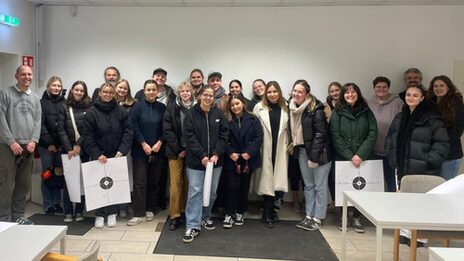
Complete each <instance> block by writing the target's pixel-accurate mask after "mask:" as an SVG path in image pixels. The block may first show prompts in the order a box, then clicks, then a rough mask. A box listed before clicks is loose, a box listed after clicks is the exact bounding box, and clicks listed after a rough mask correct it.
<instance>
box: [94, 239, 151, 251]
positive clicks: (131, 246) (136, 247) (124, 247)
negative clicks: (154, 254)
mask: <svg viewBox="0 0 464 261" xmlns="http://www.w3.org/2000/svg"><path fill="white" fill-rule="evenodd" d="M149 245H150V242H142V241H100V251H102V252H116V253H140V254H145V253H147V249H148V247H149Z"/></svg>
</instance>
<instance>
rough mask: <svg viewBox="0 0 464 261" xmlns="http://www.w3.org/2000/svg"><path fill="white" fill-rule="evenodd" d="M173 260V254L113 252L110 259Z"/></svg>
mask: <svg viewBox="0 0 464 261" xmlns="http://www.w3.org/2000/svg"><path fill="white" fill-rule="evenodd" d="M133 260H137V261H173V260H174V256H173V255H153V254H127V253H113V254H112V255H111V257H110V258H109V261H133Z"/></svg>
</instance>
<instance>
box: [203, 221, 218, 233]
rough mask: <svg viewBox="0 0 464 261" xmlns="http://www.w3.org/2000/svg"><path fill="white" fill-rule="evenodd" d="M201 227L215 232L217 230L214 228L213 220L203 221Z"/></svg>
mask: <svg viewBox="0 0 464 261" xmlns="http://www.w3.org/2000/svg"><path fill="white" fill-rule="evenodd" d="M201 226H202V227H203V228H204V229H207V230H214V229H215V228H216V227H215V226H214V222H213V221H212V220H211V219H203V220H202V221H201Z"/></svg>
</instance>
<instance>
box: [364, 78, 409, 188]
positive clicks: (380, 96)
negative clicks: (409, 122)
mask: <svg viewBox="0 0 464 261" xmlns="http://www.w3.org/2000/svg"><path fill="white" fill-rule="evenodd" d="M372 85H373V89H374V95H373V96H372V98H371V99H370V100H368V102H367V103H368V105H369V108H370V109H371V111H372V112H373V113H374V116H375V119H376V121H377V128H378V135H377V140H376V142H375V145H374V154H375V158H376V159H379V160H382V165H383V177H384V180H385V185H386V186H385V188H386V191H387V192H395V191H396V176H395V169H394V168H392V167H391V166H390V164H389V163H388V160H387V157H386V156H385V138H386V136H387V132H388V127H390V124H391V122H392V121H393V118H395V116H396V114H398V112H400V111H401V108H402V107H403V105H404V103H403V100H401V98H400V97H399V96H398V94H395V93H390V80H389V79H388V78H387V77H383V76H378V77H376V78H375V79H374V81H372Z"/></svg>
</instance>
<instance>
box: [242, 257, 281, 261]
mask: <svg viewBox="0 0 464 261" xmlns="http://www.w3.org/2000/svg"><path fill="white" fill-rule="evenodd" d="M238 261H286V260H285V259H256V258H242V257H239V258H238Z"/></svg>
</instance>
